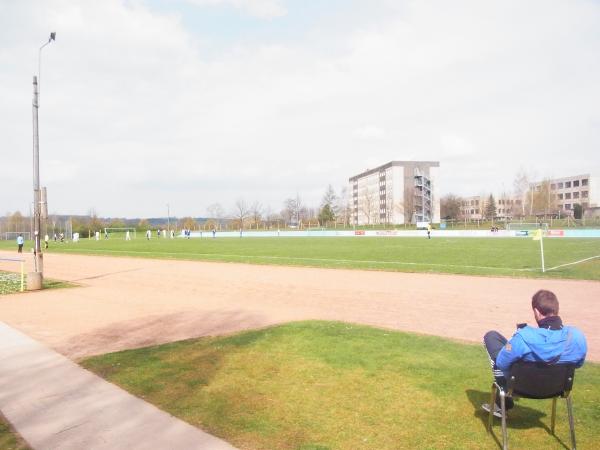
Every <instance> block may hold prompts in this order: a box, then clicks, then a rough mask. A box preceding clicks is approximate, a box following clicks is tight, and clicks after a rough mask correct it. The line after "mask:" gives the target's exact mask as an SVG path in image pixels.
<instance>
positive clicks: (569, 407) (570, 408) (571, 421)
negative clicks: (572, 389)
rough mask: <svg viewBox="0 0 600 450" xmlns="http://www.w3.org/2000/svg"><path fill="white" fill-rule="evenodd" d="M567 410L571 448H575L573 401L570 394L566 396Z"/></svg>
mask: <svg viewBox="0 0 600 450" xmlns="http://www.w3.org/2000/svg"><path fill="white" fill-rule="evenodd" d="M567 411H568V413H569V428H570V429H571V448H572V449H573V450H575V449H576V448H577V446H576V444H575V420H574V419H573V403H572V401H571V396H570V395H569V396H568V397H567Z"/></svg>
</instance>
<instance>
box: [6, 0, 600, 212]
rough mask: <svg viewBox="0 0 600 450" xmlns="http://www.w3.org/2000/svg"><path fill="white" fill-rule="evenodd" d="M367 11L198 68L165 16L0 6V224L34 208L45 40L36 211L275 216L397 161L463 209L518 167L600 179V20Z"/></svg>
mask: <svg viewBox="0 0 600 450" xmlns="http://www.w3.org/2000/svg"><path fill="white" fill-rule="evenodd" d="M207 1H208V0H207ZM223 1H224V0H223ZM395 3H396V2H391V3H389V2H388V7H389V5H390V4H392V5H393V4H395ZM167 4H168V3H167ZM256 4H258V3H256ZM264 4H265V5H268V4H271V3H270V2H266V3H264ZM272 4H273V5H279V6H281V7H282V8H284V5H283V3H279V2H273V3H272ZM239 5H243V4H242V2H239ZM248 5H249V3H248ZM282 5H283V6H282ZM233 6H236V7H240V8H242V7H244V8H246V6H238V4H235V5H233ZM248 7H249V6H248ZM380 7H381V6H380V3H379V2H377V1H374V2H372V3H370V7H369V9H368V11H372V12H373V13H372V14H373V15H372V16H371V15H369V14H367V13H365V14H364V17H362V16H361V17H360V18H357V19H355V20H356V21H357V22H356V23H355V22H352V25H351V26H350V25H345V24H344V23H343V22H342V23H337V22H336V23H335V27H334V26H333V23H319V22H316V23H315V24H314V25H306V27H309V29H306V30H305V31H306V33H305V34H302V37H298V39H297V40H294V39H289V36H288V37H287V39H281V40H273V39H265V40H261V39H260V38H255V39H252V40H246V39H244V37H242V38H240V39H239V40H235V42H233V43H230V42H228V43H223V51H221V52H219V54H218V55H217V56H216V57H212V58H211V59H210V60H209V59H207V58H206V57H205V48H204V46H205V45H206V43H205V40H204V35H203V34H202V30H197V29H193V30H192V29H188V28H186V24H185V23H184V21H183V19H182V18H181V17H180V16H179V15H178V13H177V12H176V11H173V12H168V13H165V12H164V11H163V12H157V11H154V10H150V9H148V8H146V7H145V6H144V4H143V3H140V2H122V1H119V0H106V1H103V2H97V1H93V0H86V1H80V2H69V1H67V0H48V1H44V2H38V3H30V2H2V3H0V66H2V67H3V70H1V71H0V98H2V102H0V136H2V144H1V145H0V161H2V163H1V164H2V178H0V184H1V185H2V189H0V208H2V210H0V213H4V212H5V211H14V210H17V209H20V210H21V211H26V210H27V205H28V204H29V202H30V201H31V200H30V197H31V194H30V190H31V179H30V174H31V169H30V167H31V75H32V74H33V73H35V71H36V67H37V49H38V48H39V46H40V45H41V44H42V43H43V42H44V41H45V40H46V39H47V35H48V33H49V31H57V33H58V34H57V41H56V42H55V43H52V44H51V45H50V46H48V47H46V48H45V49H44V51H43V52H44V54H43V79H42V106H41V109H40V138H41V147H40V148H41V176H42V184H47V186H48V190H49V198H50V199H51V205H50V209H51V211H58V212H72V213H85V212H86V211H87V210H89V209H90V208H91V207H95V208H96V209H97V211H98V212H99V213H100V214H106V215H126V216H137V215H142V216H151V215H158V214H163V212H162V210H163V207H162V205H163V204H166V203H167V202H170V203H171V204H172V205H173V207H174V208H176V209H177V210H178V211H181V214H182V215H197V214H198V215H199V214H204V212H205V208H206V206H207V205H209V204H211V203H215V202H220V203H222V204H223V206H224V207H225V209H229V208H230V206H231V205H233V202H234V201H235V199H237V198H238V197H240V196H244V197H245V198H246V199H247V201H249V202H251V201H254V200H258V201H261V202H262V203H263V204H266V205H269V204H270V205H271V206H272V207H273V209H274V210H278V209H279V208H280V207H281V204H282V201H283V200H284V199H285V198H286V197H289V196H291V195H295V194H296V192H298V193H299V194H300V195H301V196H303V197H304V198H303V200H304V202H305V203H306V204H318V203H319V201H320V197H321V195H322V192H323V191H324V189H325V187H326V186H327V185H328V184H330V183H331V184H333V186H334V187H336V188H338V187H340V186H342V185H344V184H345V183H346V182H347V179H348V177H349V176H352V175H354V174H356V173H360V172H361V171H362V170H364V169H365V168H366V167H375V166H376V165H379V164H382V163H386V162H388V161H390V160H394V159H398V160H402V159H411V158H415V159H439V160H440V161H441V172H442V174H443V180H444V185H443V186H441V187H440V190H441V192H448V191H453V192H455V193H458V194H470V193H473V192H475V193H479V192H481V191H482V190H485V191H489V190H494V189H495V188H494V187H493V186H501V185H502V184H503V183H504V184H505V185H507V186H511V185H512V177H513V176H514V173H515V172H516V171H517V170H518V169H519V167H521V166H523V167H525V168H527V169H534V168H535V171H536V173H538V174H539V175H540V176H541V177H543V176H559V175H568V174H575V173H581V172H586V171H592V172H597V173H600V157H598V156H597V149H598V147H599V146H600V135H599V134H598V132H597V129H598V123H600V113H599V112H598V109H597V107H596V104H597V103H598V102H597V101H594V99H598V98H600V87H599V85H598V83H597V79H598V78H600V60H599V59H598V58H597V54H598V51H599V50H600V33H599V32H598V27H597V26H596V25H597V23H598V21H599V19H600V6H598V5H595V4H593V3H589V2H585V1H573V2H569V3H568V4H566V3H563V2H558V1H557V2H547V1H537V2H536V1H534V2H531V3H527V4H523V3H522V2H516V1H512V2H511V1H509V2H502V3H493V4H490V3H488V2H476V1H462V2H461V1H459V2H452V4H449V3H448V2H444V1H440V2H433V3H423V2H418V1H415V2H406V3H402V8H398V9H393V11H392V12H390V13H387V14H385V15H384V14H381V11H379V10H378V8H380ZM198 9H199V8H198ZM266 10H268V8H267V9H266ZM266 10H265V11H266ZM540 10H543V11H544V14H543V15H540V13H539V11H540ZM247 11H248V10H247ZM273 11H275V9H274V10H273ZM344 13H347V11H344ZM290 14H291V13H290ZM334 17H335V15H334ZM293 19H294V17H292V16H291V15H288V17H286V20H293ZM534 19H535V20H534ZM233 23H235V21H233ZM357 23H358V24H357ZM310 27H313V28H310ZM224 29H226V27H224ZM565 155H568V156H569V157H568V158H566V157H565ZM484 185H485V186H484ZM490 186H491V187H490Z"/></svg>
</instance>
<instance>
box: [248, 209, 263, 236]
mask: <svg viewBox="0 0 600 450" xmlns="http://www.w3.org/2000/svg"><path fill="white" fill-rule="evenodd" d="M249 212H250V215H251V216H252V221H253V222H254V224H255V225H256V229H257V230H258V225H259V224H260V221H261V219H262V214H263V206H262V204H261V203H260V202H254V203H252V205H251V206H250V211H249Z"/></svg>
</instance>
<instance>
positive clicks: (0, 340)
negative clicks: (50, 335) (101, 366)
mask: <svg viewBox="0 0 600 450" xmlns="http://www.w3.org/2000/svg"><path fill="white" fill-rule="evenodd" d="M0 409H1V410H2V412H3V413H4V415H5V416H6V417H7V418H8V420H9V421H10V422H11V423H12V424H13V426H14V427H15V428H16V429H17V431H18V432H19V434H20V435H21V436H22V437H23V438H24V439H25V440H26V441H27V442H28V443H29V445H31V446H32V447H33V448H34V449H40V450H42V449H44V450H45V449H52V450H70V449H73V450H81V449H86V450H95V449H111V450H118V449H127V450H134V449H152V450H156V449H186V450H188V449H207V450H208V449H210V450H213V449H214V450H232V449H234V447H232V446H231V445H229V444H227V443H226V442H224V441H222V440H220V439H217V438H216V437H214V436H211V435H209V434H207V433H205V432H203V431H201V430H199V429H197V428H195V427H193V426H191V425H189V424H187V423H185V422H183V421H181V420H179V419H177V418H175V417H173V416H171V415H169V414H167V413H165V412H163V411H161V410H159V409H158V408H156V407H154V406H152V405H150V404H149V403H147V402H145V401H143V400H141V399H139V398H137V397H134V396H133V395H131V394H129V393H127V392H126V391H124V390H123V389H121V388H119V387H117V386H115V385H113V384H110V383H108V382H106V381H104V380H103V379H101V378H100V377H98V376H96V375H94V374H92V373H91V372H89V371H87V370H85V369H83V368H81V367H80V366H78V365H76V364H74V363H73V362H72V361H71V360H69V359H67V358H65V357H64V356H62V355H60V354H58V353H56V352H54V351H53V350H50V349H48V348H47V347H44V346H43V345H41V344H39V343H38V342H36V341H34V340H33V339H31V338H29V337H27V336H25V335H24V334H22V333H20V332H18V331H16V330H14V329H12V328H10V327H9V326H7V325H6V324H4V323H2V322H0Z"/></svg>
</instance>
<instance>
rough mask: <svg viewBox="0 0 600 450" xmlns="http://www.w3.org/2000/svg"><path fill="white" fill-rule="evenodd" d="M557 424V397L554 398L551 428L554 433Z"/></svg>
mask: <svg viewBox="0 0 600 450" xmlns="http://www.w3.org/2000/svg"><path fill="white" fill-rule="evenodd" d="M555 424H556V397H554V398H553V399H552V419H550V429H551V430H552V434H554V425H555Z"/></svg>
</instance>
